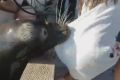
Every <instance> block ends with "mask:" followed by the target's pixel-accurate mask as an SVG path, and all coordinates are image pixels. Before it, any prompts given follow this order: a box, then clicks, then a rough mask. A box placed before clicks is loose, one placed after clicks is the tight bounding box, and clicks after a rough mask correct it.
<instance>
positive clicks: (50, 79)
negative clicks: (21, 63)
mask: <svg viewBox="0 0 120 80" xmlns="http://www.w3.org/2000/svg"><path fill="white" fill-rule="evenodd" d="M54 68H55V65H54V64H42V63H28V64H27V66H26V68H25V70H24V72H23V74H22V76H21V79H20V80H54Z"/></svg>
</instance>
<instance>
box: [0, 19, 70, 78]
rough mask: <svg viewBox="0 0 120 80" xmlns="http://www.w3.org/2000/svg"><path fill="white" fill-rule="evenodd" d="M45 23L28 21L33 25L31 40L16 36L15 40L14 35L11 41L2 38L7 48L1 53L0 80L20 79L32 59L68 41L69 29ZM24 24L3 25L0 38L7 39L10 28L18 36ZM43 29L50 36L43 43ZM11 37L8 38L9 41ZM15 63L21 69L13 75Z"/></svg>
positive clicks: (16, 22)
mask: <svg viewBox="0 0 120 80" xmlns="http://www.w3.org/2000/svg"><path fill="white" fill-rule="evenodd" d="M43 21H44V20H36V21H27V22H29V23H31V24H32V25H33V33H32V36H33V37H32V39H30V40H27V41H21V40H19V38H16V36H15V38H14V37H13V35H12V34H11V35H10V36H11V37H13V38H12V39H10V40H11V41H6V38H2V39H3V40H4V44H3V43H2V42H1V41H0V44H3V46H4V45H6V47H5V48H4V49H3V50H1V51H0V80H1V79H2V80H17V79H19V78H20V75H21V74H22V71H23V70H24V68H25V66H26V64H27V62H28V61H29V60H30V59H31V58H32V57H34V56H35V55H38V54H39V55H42V54H43V53H44V52H45V51H47V50H48V49H50V48H53V47H55V46H56V45H57V44H60V43H62V42H64V41H65V40H66V39H67V37H68V33H69V30H68V29H67V28H65V29H62V28H61V26H59V25H58V24H56V23H48V24H46V23H45V22H43ZM23 23H26V21H20V22H19V21H15V22H12V23H9V24H10V25H9V24H7V25H2V26H1V28H0V36H4V37H7V36H6V35H5V34H7V30H8V28H10V29H12V31H13V32H14V34H17V30H18V29H19V27H20V26H19V25H21V24H23ZM42 28H45V29H46V30H47V32H46V33H45V34H47V35H48V36H47V37H46V38H45V39H44V41H41V38H42V36H40V34H41V32H42V31H41V30H42ZM2 29H3V30H2ZM8 31H9V30H8ZM11 37H8V40H9V38H11ZM1 49H2V48H1ZM19 55H20V56H19ZM15 62H17V63H19V65H20V67H18V68H17V69H16V70H15V71H13V73H12V75H11V74H10V73H11V66H12V64H13V63H15ZM10 75H11V76H10Z"/></svg>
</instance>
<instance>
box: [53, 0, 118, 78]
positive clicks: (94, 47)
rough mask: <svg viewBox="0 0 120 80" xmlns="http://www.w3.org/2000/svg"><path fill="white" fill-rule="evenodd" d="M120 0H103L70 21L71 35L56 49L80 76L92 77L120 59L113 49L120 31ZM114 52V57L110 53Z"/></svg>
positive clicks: (71, 69)
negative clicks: (115, 1)
mask: <svg viewBox="0 0 120 80" xmlns="http://www.w3.org/2000/svg"><path fill="white" fill-rule="evenodd" d="M118 1H119V2H118V4H116V5H113V4H112V3H110V5H107V6H105V5H104V4H100V5H98V6H96V7H95V8H94V9H92V10H90V11H88V12H86V13H85V14H83V15H81V16H80V17H78V18H77V19H76V20H74V21H73V22H71V23H70V24H68V26H69V28H70V29H71V35H70V37H69V39H68V40H67V41H65V42H64V43H62V44H60V45H57V46H56V47H55V51H56V53H57V55H58V57H59V58H60V60H61V61H62V62H63V63H64V64H65V65H66V66H67V67H68V69H69V71H70V74H71V75H72V77H73V78H75V79H77V80H91V79H93V78H95V77H96V76H98V75H99V74H101V73H103V72H104V71H106V70H107V69H109V68H110V67H112V66H113V65H115V63H116V62H117V61H118V59H119V56H118V55H117V52H115V51H114V50H113V49H114V47H115V42H116V40H115V38H116V36H117V34H118V32H119V31H120V20H119V19H120V0H118ZM111 53H113V55H114V57H110V54H111Z"/></svg>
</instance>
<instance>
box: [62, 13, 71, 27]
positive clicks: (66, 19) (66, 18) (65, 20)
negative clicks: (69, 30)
mask: <svg viewBox="0 0 120 80" xmlns="http://www.w3.org/2000/svg"><path fill="white" fill-rule="evenodd" d="M71 13H72V12H70V13H69V14H68V15H67V16H66V17H65V19H64V21H63V24H64V25H65V24H66V22H67V21H68V18H69V17H70V15H71Z"/></svg>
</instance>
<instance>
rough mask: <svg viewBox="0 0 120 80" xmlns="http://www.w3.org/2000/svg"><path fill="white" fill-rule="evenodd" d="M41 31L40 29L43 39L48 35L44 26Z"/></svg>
mask: <svg viewBox="0 0 120 80" xmlns="http://www.w3.org/2000/svg"><path fill="white" fill-rule="evenodd" d="M41 31H42V32H41V34H42V38H43V39H46V38H47V36H48V32H47V30H46V29H45V28H42V30H41Z"/></svg>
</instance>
